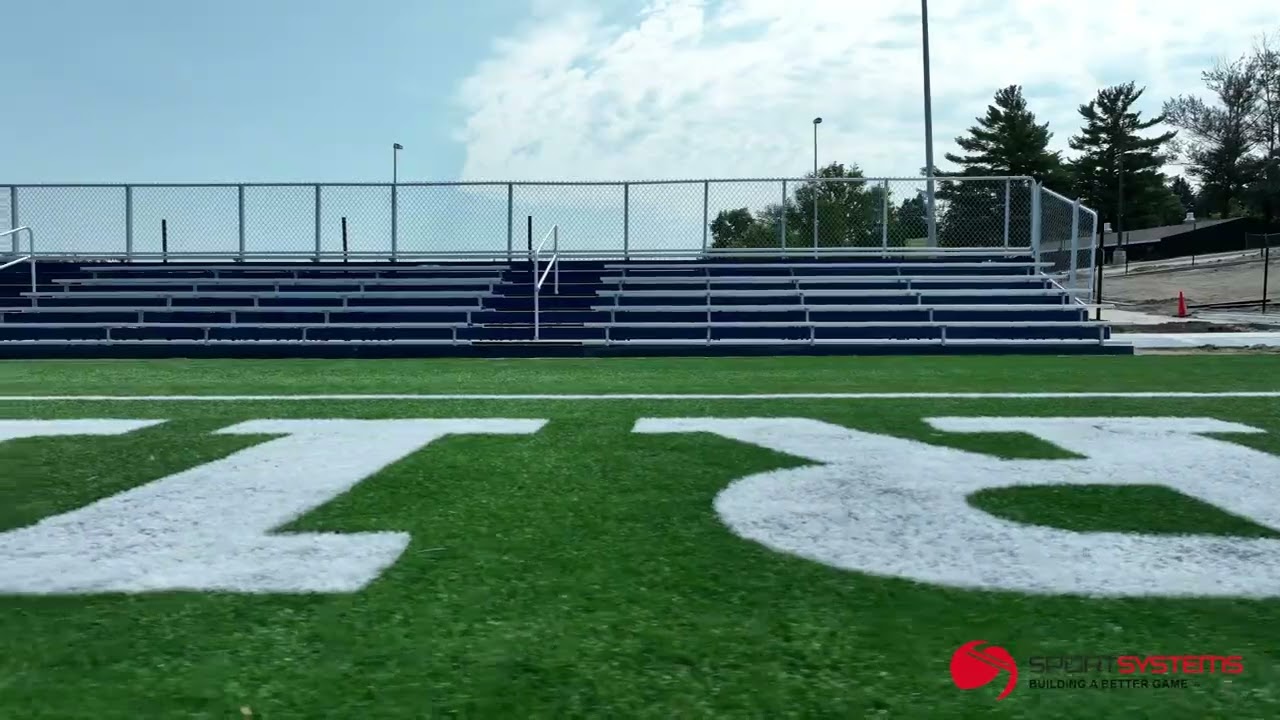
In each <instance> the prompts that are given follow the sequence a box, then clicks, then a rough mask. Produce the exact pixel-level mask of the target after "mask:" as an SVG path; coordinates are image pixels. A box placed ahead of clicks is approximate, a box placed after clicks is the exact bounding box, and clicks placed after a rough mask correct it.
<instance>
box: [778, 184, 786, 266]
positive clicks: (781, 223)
mask: <svg viewBox="0 0 1280 720" xmlns="http://www.w3.org/2000/svg"><path fill="white" fill-rule="evenodd" d="M781 215H782V218H781V219H780V220H779V221H778V227H779V228H780V231H779V234H780V235H781V236H782V242H781V243H780V247H781V248H782V250H783V252H786V249H787V181H786V180H783V181H782V212H781Z"/></svg>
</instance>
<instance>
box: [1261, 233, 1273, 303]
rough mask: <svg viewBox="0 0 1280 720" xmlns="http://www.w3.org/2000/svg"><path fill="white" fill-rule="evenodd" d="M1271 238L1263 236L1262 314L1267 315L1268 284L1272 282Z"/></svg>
mask: <svg viewBox="0 0 1280 720" xmlns="http://www.w3.org/2000/svg"><path fill="white" fill-rule="evenodd" d="M1270 273H1271V236H1270V235H1265V234H1264V235H1263V236H1262V314H1263V315H1266V314H1267V284H1268V283H1269V282H1270V281H1271V277H1270Z"/></svg>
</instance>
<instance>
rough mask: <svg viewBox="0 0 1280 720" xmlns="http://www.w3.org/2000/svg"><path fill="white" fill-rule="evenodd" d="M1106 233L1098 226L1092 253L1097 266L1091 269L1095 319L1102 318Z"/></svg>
mask: <svg viewBox="0 0 1280 720" xmlns="http://www.w3.org/2000/svg"><path fill="white" fill-rule="evenodd" d="M1106 238H1107V234H1106V232H1105V231H1104V229H1103V228H1098V251H1097V252H1095V253H1094V258H1095V261H1096V263H1097V266H1096V267H1095V268H1094V269H1093V284H1094V287H1095V292H1094V300H1093V301H1094V302H1095V303H1097V305H1098V307H1097V308H1096V310H1095V312H1096V314H1095V316H1094V319H1095V320H1102V268H1103V265H1104V264H1105V262H1106V255H1107V243H1106Z"/></svg>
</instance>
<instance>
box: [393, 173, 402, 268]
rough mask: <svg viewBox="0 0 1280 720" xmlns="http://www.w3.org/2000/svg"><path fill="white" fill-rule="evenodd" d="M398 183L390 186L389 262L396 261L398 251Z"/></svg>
mask: <svg viewBox="0 0 1280 720" xmlns="http://www.w3.org/2000/svg"><path fill="white" fill-rule="evenodd" d="M399 189H400V184H399V183H392V184H391V262H395V261H396V253H397V252H399V250H400V238H399V234H400V197H399V192H398V190H399Z"/></svg>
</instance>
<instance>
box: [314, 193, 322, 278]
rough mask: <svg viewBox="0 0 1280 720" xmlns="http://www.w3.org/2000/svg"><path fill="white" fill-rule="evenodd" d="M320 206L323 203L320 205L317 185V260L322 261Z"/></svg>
mask: <svg viewBox="0 0 1280 720" xmlns="http://www.w3.org/2000/svg"><path fill="white" fill-rule="evenodd" d="M320 208H321V205H320V186H319V185H316V206H315V211H316V226H315V231H316V262H320V252H321V248H320Z"/></svg>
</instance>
